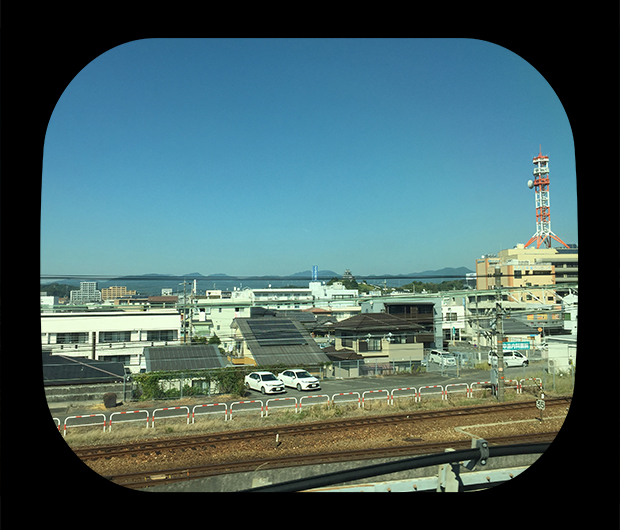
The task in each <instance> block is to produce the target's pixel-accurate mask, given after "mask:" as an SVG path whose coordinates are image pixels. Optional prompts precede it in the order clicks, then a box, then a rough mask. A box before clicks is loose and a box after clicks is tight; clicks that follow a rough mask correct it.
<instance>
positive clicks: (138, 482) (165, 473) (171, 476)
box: [104, 431, 558, 489]
mask: <svg viewBox="0 0 620 530" xmlns="http://www.w3.org/2000/svg"><path fill="white" fill-rule="evenodd" d="M557 432H558V431H549V432H544V433H533V434H519V435H513V436H498V437H493V438H488V439H487V441H488V442H489V444H490V445H506V444H507V443H516V442H521V443H525V442H527V443H533V442H551V441H553V439H554V438H555V436H556V435H557ZM470 446H471V441H470V440H452V441H446V442H431V443H424V444H409V445H399V446H394V447H380V448H373V449H356V450H352V451H333V452H328V453H311V454H305V455H291V456H279V457H277V458H273V457H272V458H261V459H254V460H243V461H238V462H224V463H220V464H206V465H200V466H191V467H187V466H186V467H178V468H169V469H163V470H152V471H141V472H135V473H123V474H118V475H104V478H106V479H108V480H110V481H112V482H114V483H115V484H119V485H122V486H125V487H128V488H134V489H139V488H145V487H149V486H153V485H159V484H164V483H165V484H170V483H173V482H180V481H185V480H193V479H196V478H205V477H210V476H214V475H223V474H229V473H242V472H247V471H254V470H256V469H257V468H259V467H260V468H261V469H277V468H285V467H293V466H303V465H312V464H325V463H334V462H350V461H357V460H369V459H377V458H394V457H399V456H411V455H420V454H431V453H436V452H440V451H443V450H445V449H447V448H454V449H467V448H469V447H470Z"/></svg>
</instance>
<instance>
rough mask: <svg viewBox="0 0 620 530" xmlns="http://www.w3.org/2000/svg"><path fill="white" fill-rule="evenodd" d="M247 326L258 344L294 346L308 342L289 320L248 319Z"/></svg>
mask: <svg viewBox="0 0 620 530" xmlns="http://www.w3.org/2000/svg"><path fill="white" fill-rule="evenodd" d="M248 326H250V330H251V331H252V333H253V334H254V337H256V340H257V341H258V344H259V345H260V346H294V345H301V344H307V343H308V341H307V340H306V338H305V337H304V336H303V335H302V334H301V333H300V332H299V330H298V329H297V328H296V327H295V324H293V323H292V322H291V321H290V320H256V321H252V320H248Z"/></svg>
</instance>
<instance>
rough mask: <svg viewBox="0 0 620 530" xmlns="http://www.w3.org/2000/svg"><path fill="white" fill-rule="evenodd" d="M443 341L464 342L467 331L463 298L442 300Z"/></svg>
mask: <svg viewBox="0 0 620 530" xmlns="http://www.w3.org/2000/svg"><path fill="white" fill-rule="evenodd" d="M441 316H442V319H441V320H442V324H441V328H442V332H443V340H447V341H457V340H459V341H460V340H462V334H463V331H464V330H465V306H464V305H463V300H462V297H458V299H457V297H451V296H444V297H443V298H442V300H441Z"/></svg>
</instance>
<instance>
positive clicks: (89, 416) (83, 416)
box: [62, 414, 106, 436]
mask: <svg viewBox="0 0 620 530" xmlns="http://www.w3.org/2000/svg"><path fill="white" fill-rule="evenodd" d="M98 416H103V432H105V422H106V418H105V414H82V415H79V416H67V417H66V418H65V423H64V427H63V434H62V435H63V436H67V427H90V426H91V425H101V424H100V423H99V422H95V423H80V424H79V425H67V421H69V420H73V419H81V418H94V417H98Z"/></svg>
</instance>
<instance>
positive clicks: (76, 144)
mask: <svg viewBox="0 0 620 530" xmlns="http://www.w3.org/2000/svg"><path fill="white" fill-rule="evenodd" d="M539 144H542V152H543V154H547V155H549V157H550V161H549V168H550V177H551V185H550V191H551V223H552V230H553V231H554V232H555V233H556V234H557V235H558V236H560V237H561V238H562V239H563V240H564V241H566V242H567V243H578V240H577V191H576V176H575V153H574V145H573V137H572V133H571V128H570V124H569V121H568V118H567V116H566V113H565V111H564V108H563V107H562V104H561V102H560V101H559V99H558V97H557V96H556V94H555V92H554V91H553V89H552V88H551V87H550V86H549V84H548V83H547V81H546V80H545V79H544V78H543V77H542V76H541V74H540V73H538V71H537V70H535V69H534V68H533V67H532V66H531V65H530V64H529V63H527V62H526V61H525V60H523V59H522V58H521V57H519V56H518V55H516V54H514V53H513V52H511V51H509V50H507V49H505V48H503V47H500V46H497V45H495V44H492V43H488V42H484V41H477V40H441V39H439V40H425V39H423V40H409V39H407V40H392V39H388V40H370V39H369V40H366V39H362V40H348V39H345V40H279V39H278V40H271V39H267V40H251V39H248V40H245V39H239V40H237V39H233V40H219V39H214V40H210V39H197V40H194V39H178V40H177V39H174V40H166V39H155V40H140V41H135V42H130V43H127V44H124V45H121V46H118V47H116V48H114V49H112V50H109V51H108V52H106V53H104V54H103V55H101V56H99V57H98V58H96V59H94V60H93V61H92V62H91V63H90V64H88V65H87V66H86V67H85V68H84V69H83V70H82V71H81V72H80V73H79V74H78V75H77V76H76V77H75V78H74V79H73V81H72V82H71V83H70V84H69V86H68V87H67V89H66V90H65V92H64V93H63V95H62V97H61V98H60V100H59V101H58V104H57V106H56V108H55V109H54V112H53V114H52V116H51V119H50V122H49V127H48V130H47V135H46V139H45V146H44V158H43V176H42V197H41V273H42V274H92V275H97V274H101V275H117V274H119V275H120V274H145V273H153V272H157V273H166V274H185V273H188V272H194V271H197V272H200V273H202V274H204V275H207V274H212V273H226V274H230V275H267V274H274V275H284V274H292V273H295V272H299V271H302V270H308V269H310V268H311V266H312V265H318V266H319V268H320V269H332V270H334V271H336V272H340V273H342V272H343V271H344V269H345V268H348V269H351V271H352V272H353V273H354V274H359V275H362V274H379V275H380V274H400V273H411V272H419V271H423V270H428V269H439V268H442V267H459V266H466V267H469V268H470V269H474V264H475V261H474V260H475V259H476V258H478V257H480V255H482V254H484V253H488V252H497V251H498V250H500V249H502V248H511V247H513V246H514V245H515V244H517V243H525V242H527V240H528V239H529V238H530V236H531V235H532V234H533V233H534V232H535V230H536V225H535V205H534V191H533V190H530V189H529V188H528V187H527V185H526V183H527V180H528V179H530V178H532V169H533V164H532V158H533V157H534V156H536V155H537V154H538V149H539V147H538V146H539Z"/></svg>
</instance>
